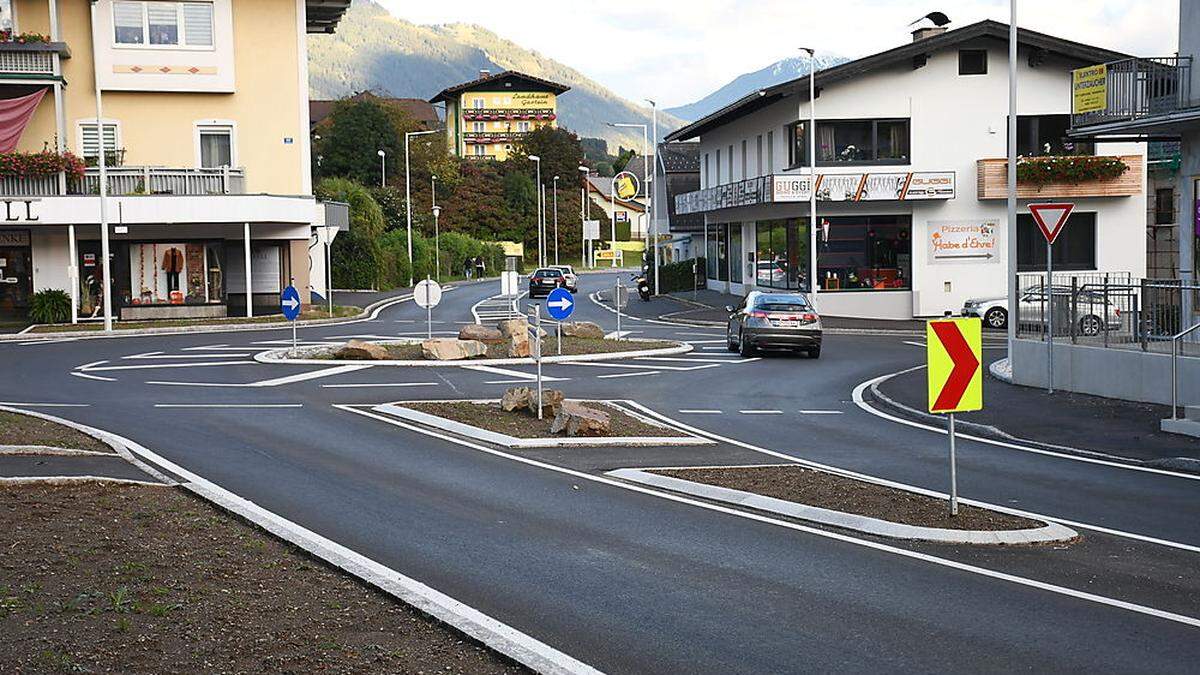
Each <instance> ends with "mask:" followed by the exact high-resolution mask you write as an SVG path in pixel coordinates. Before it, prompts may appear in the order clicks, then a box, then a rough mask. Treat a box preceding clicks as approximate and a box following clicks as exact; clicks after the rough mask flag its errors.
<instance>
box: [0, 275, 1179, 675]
mask: <svg viewBox="0 0 1200 675" xmlns="http://www.w3.org/2000/svg"><path fill="white" fill-rule="evenodd" d="M612 281H613V276H612V275H610V274H599V275H586V276H584V277H583V280H582V286H583V288H582V292H581V294H580V295H579V299H580V303H579V305H578V311H577V317H578V318H581V319H589V320H595V321H598V322H600V323H601V324H602V325H603V326H605V327H606V328H608V329H610V330H611V329H613V328H615V317H614V315H613V314H612V313H611V312H608V311H606V310H604V309H602V308H600V307H597V306H595V305H594V304H593V303H591V302H588V301H586V300H585V299H584V298H583V296H584V294H585V293H586V292H588V291H591V290H596V289H598V288H601V287H607V286H609V285H610V284H611V283H612ZM497 290H498V283H497V282H495V281H489V282H486V283H483V284H463V285H459V286H458V287H457V288H455V289H454V290H453V291H450V292H448V293H447V294H446V295H445V297H444V300H443V304H442V305H441V306H439V308H438V309H437V310H436V311H435V313H434V319H435V320H436V321H439V322H441V323H437V324H435V325H434V326H433V330H434V331H435V332H445V333H447V334H449V333H451V332H456V331H457V329H458V327H459V326H460V325H461V322H466V321H470V320H471V313H470V308H471V306H472V305H474V304H475V303H476V302H478V301H479V300H481V299H482V298H484V297H486V296H487V295H489V294H491V293H494V292H496V291H497ZM622 328H623V329H626V330H633V331H637V332H636V333H634V335H635V336H637V337H660V336H661V337H673V338H675V339H679V340H684V341H689V342H692V343H694V344H695V346H696V350H695V351H694V352H693V353H691V354H689V355H686V356H682V357H678V358H679V359H680V360H672V361H663V360H637V361H632V360H631V361H624V362H620V363H610V364H606V365H601V366H583V365H552V366H551V365H548V366H546V369H545V372H546V374H547V375H550V376H553V377H559V378H564V379H563V380H561V381H558V382H555V383H554V386H558V387H561V388H563V389H565V390H566V391H567V392H568V395H572V396H586V397H592V398H621V399H634V400H637V401H638V402H640V403H642V404H643V405H646V406H647V407H649V408H651V409H653V410H656V411H658V412H660V413H662V414H665V415H668V416H671V417H673V418H676V419H678V420H680V421H682V422H685V423H687V424H692V425H695V426H696V427H698V428H700V429H703V430H706V431H709V432H712V433H715V434H720V435H721V436H723V437H727V438H729V439H732V440H736V441H739V442H741V443H743V444H747V445H750V446H752V447H749V448H747V447H733V446H729V445H723V446H721V447H720V448H717V449H709V450H705V451H703V452H701V451H697V453H696V456H697V457H702V458H703V461H704V462H712V461H714V460H715V459H720V453H721V452H722V448H724V451H727V452H728V456H729V458H730V460H731V461H730V463H736V462H735V461H734V460H736V461H745V458H746V457H747V456H757V455H761V457H762V459H761V460H760V461H773V462H777V461H780V460H779V459H778V458H776V457H771V456H768V455H765V454H762V453H761V452H759V449H760V448H761V449H766V450H772V451H776V452H781V453H785V454H788V455H791V456H795V457H797V458H801V459H805V460H810V461H817V462H822V463H826V464H830V465H835V466H838V467H843V468H846V469H852V470H855V471H860V472H863V473H868V474H871V475H875V476H880V477H884V478H888V479H891V480H897V481H902V482H905V483H909V484H912V485H917V486H921V487H925V488H929V489H935V490H943V489H945V487H946V483H947V478H946V474H947V467H946V459H945V454H946V450H945V437H944V436H942V435H940V434H936V433H932V432H930V431H927V430H923V429H919V428H913V427H911V426H906V425H901V424H897V423H894V422H891V421H888V420H886V419H882V418H879V417H877V416H874V415H871V414H869V413H868V412H866V411H864V410H862V409H861V408H860V407H859V406H858V405H856V404H855V402H854V401H853V400H852V391H853V390H854V389H855V387H856V386H857V385H859V384H860V383H862V382H863V381H866V380H868V379H870V378H873V377H876V376H879V375H883V374H886V373H890V372H894V371H897V370H900V369H903V368H907V367H911V366H913V365H915V364H917V363H919V362H920V361H921V359H922V358H923V355H924V352H923V348H922V347H921V346H920V340H919V339H914V338H903V337H897V336H894V335H893V336H872V335H830V336H827V337H826V342H825V347H824V351H823V354H822V358H821V359H819V360H809V359H804V358H789V357H782V358H777V357H772V358H763V359H756V360H743V359H741V358H739V357H736V356H733V355H730V354H728V353H727V352H725V351H724V345H723V335H722V334H721V333H720V331H719V330H714V329H704V328H695V327H682V326H668V325H661V324H657V323H652V322H646V321H633V320H629V321H625V322H624V325H623V326H622ZM425 329H426V327H425V324H424V312H423V311H422V310H419V309H418V308H416V307H414V306H413V305H412V304H411V303H409V302H404V303H400V304H397V305H395V306H393V307H390V308H387V309H385V310H383V311H382V312H381V313H380V314H379V315H378V316H377V317H376V318H374V319H372V320H369V321H362V322H358V323H354V324H348V325H340V326H322V327H313V328H305V329H302V330H301V331H300V338H301V340H302V341H307V342H321V341H324V340H334V341H339V340H342V339H345V337H346V336H379V337H381V338H382V337H390V336H396V335H400V334H406V333H407V334H414V335H416V334H424V332H425ZM289 342H290V332H289V331H287V330H278V329H276V330H255V331H250V332H227V333H203V334H190V335H170V336H161V335H160V336H145V337H132V336H127V337H120V338H109V339H87V340H63V341H37V342H34V341H32V340H31V341H28V342H24V343H12V342H5V343H0V373H3V377H4V382H3V383H0V400H2V401H4V402H6V403H10V404H39V407H34V408H32V409H36V410H41V411H43V412H50V413H52V414H55V415H59V416H63V417H66V418H69V419H73V420H77V421H80V422H83V423H86V424H90V425H93V426H97V427H100V428H104V429H107V430H110V431H112V432H114V433H118V434H121V435H123V436H126V437H128V438H130V439H132V440H134V441H137V442H139V443H141V444H143V445H145V446H147V447H149V448H152V449H153V450H155V451H156V452H158V453H159V454H160V455H162V456H164V457H166V458H167V459H169V460H171V461H173V462H175V463H177V464H179V465H181V466H183V467H184V468H186V469H188V470H190V471H192V472H194V473H197V474H200V475H202V476H204V477H206V478H207V479H209V480H211V481H213V482H215V483H217V484H218V485H220V486H222V487H224V488H225V489H227V490H230V491H233V492H235V493H237V494H239V495H241V496H243V497H245V498H247V499H249V500H251V501H253V502H255V503H257V504H258V505H260V506H262V507H265V508H267V509H270V510H272V511H275V512H277V513H279V514H280V515H282V516H284V517H286V518H289V519H291V520H293V521H295V522H297V523H299V524H301V525H304V526H306V527H308V528H310V529H312V530H314V531H316V532H318V533H320V534H322V535H324V536H325V537H328V538H330V539H333V540H335V541H337V542H339V543H341V544H343V545H345V546H347V547H350V548H351V549H354V550H355V551H357V552H359V553H361V554H363V555H366V556H368V557H370V558H372V559H374V560H376V561H378V562H380V563H383V564H385V565H387V566H389V567H391V568H393V569H395V570H398V571H400V572H402V573H404V574H406V575H408V576H410V577H413V578H416V579H418V580H420V581H422V582H424V583H426V584H428V585H430V586H432V587H434V588H436V589H438V590H440V591H442V592H444V593H447V594H449V595H451V596H453V597H454V598H456V599H458V600H460V601H462V602H465V603H467V604H469V605H471V606H473V607H475V608H477V609H479V610H481V611H483V612H485V613H488V614H490V615H492V616H494V617H495V618H497V619H500V620H501V621H504V622H506V623H508V624H509V625H511V626H513V627H515V628H517V629H519V630H522V631H524V632H526V633H528V634H530V635H532V636H533V637H536V638H538V639H540V640H543V641H544V642H546V643H548V644H550V645H552V646H554V647H556V648H558V649H560V650H562V651H565V652H566V653H568V654H570V655H572V656H574V657H576V658H578V659H581V660H583V661H585V662H587V663H589V664H591V665H593V666H595V667H597V668H599V669H601V670H605V671H609V672H639V673H640V672H671V673H677V672H696V673H701V672H713V673H729V672H759V673H761V672H802V671H803V672H807V671H813V670H835V669H836V670H850V671H867V670H870V671H881V670H902V671H924V672H931V671H938V672H950V671H954V672H962V671H999V670H1004V671H1011V670H1036V671H1047V670H1079V671H1085V670H1086V671H1090V672H1156V673H1162V672H1184V671H1187V670H1190V669H1193V668H1194V667H1195V664H1196V663H1197V662H1200V660H1198V659H1200V639H1198V638H1200V628H1197V627H1196V622H1191V623H1190V624H1189V622H1188V621H1187V620H1186V618H1181V617H1180V616H1178V615H1183V617H1200V581H1197V579H1196V578H1195V573H1194V570H1195V569H1197V565H1196V563H1197V562H1198V561H1200V548H1197V547H1200V519H1197V517H1196V516H1197V513H1198V510H1200V509H1198V507H1200V481H1197V480H1196V479H1195V478H1194V477H1188V476H1184V475H1177V474H1172V473H1169V472H1147V471H1138V470H1133V469H1130V468H1128V467H1122V466H1118V465H1110V464H1102V463H1089V462H1085V461H1081V460H1079V459H1077V458H1069V457H1060V456H1053V455H1047V454H1039V453H1034V452H1028V451H1025V450H1021V449H1017V448H1006V447H1000V446H996V445H991V444H985V443H975V442H969V441H963V442H961V443H960V444H959V480H960V493H961V494H962V495H963V496H965V497H967V498H972V499H976V500H981V501H987V502H992V503H997V504H1003V505H1006V506H1010V507H1014V508H1019V509H1024V510H1027V511H1030V512H1034V513H1039V514H1043V515H1046V516H1049V517H1052V518H1055V519H1060V520H1063V521H1065V522H1068V523H1075V526H1076V528H1077V529H1079V530H1080V532H1081V534H1083V537H1084V540H1083V542H1081V543H1080V544H1076V545H1074V546H1071V547H1032V548H1021V549H1012V550H1009V551H989V552H986V553H981V552H979V551H978V550H968V549H964V548H963V547H950V546H916V545H897V544H895V543H893V542H888V541H884V540H879V539H873V538H869V537H861V538H860V537H855V536H850V535H848V534H846V533H838V532H831V531H825V530H820V529H816V528H809V527H803V526H799V527H798V526H796V525H795V524H793V523H787V522H782V521H772V520H769V519H762V518H759V519H752V518H748V517H746V514H745V513H743V512H738V511H731V510H715V509H713V508H706V507H705V506H703V505H697V504H691V503H684V502H681V501H677V500H672V499H669V498H665V497H664V496H662V495H660V494H653V493H647V492H638V491H633V490H630V489H628V488H625V487H622V486H619V485H613V484H610V483H606V482H599V481H597V480H594V479H592V478H590V477H589V476H598V475H599V474H600V472H601V471H602V470H604V469H606V468H617V467H618V466H619V465H620V464H619V459H620V458H619V457H616V455H614V454H612V453H610V454H607V455H601V454H597V457H605V458H608V457H612V458H613V459H612V460H611V462H609V461H608V460H598V461H597V462H595V463H594V464H593V465H592V469H594V470H591V471H585V472H584V473H585V474H586V475H582V476H581V475H574V474H570V473H564V472H562V471H558V470H555V469H554V468H551V467H549V466H543V465H538V464H530V463H525V462H521V461H517V458H515V457H513V456H510V455H506V454H493V453H488V452H483V451H480V450H478V449H474V448H471V447H467V446H464V445H462V444H459V443H454V442H450V441H447V440H441V439H437V438H433V437H430V436H428V435H423V434H419V433H415V432H412V431H409V430H406V429H403V428H399V427H396V426H394V425H390V424H386V423H384V422H382V421H379V420H375V419H370V418H367V417H363V416H361V415H356V414H354V413H353V412H351V411H348V410H346V409H344V408H339V407H334V406H335V405H339V406H347V405H357V406H364V408H361V409H366V407H369V406H372V405H375V404H379V403H382V402H387V401H395V400H401V399H434V398H483V397H497V396H499V394H500V393H501V392H502V391H503V390H504V388H505V387H506V386H511V384H508V383H511V382H514V381H517V382H519V381H522V380H523V379H525V378H527V377H528V373H531V372H532V368H531V367H529V366H516V367H507V366H506V367H503V368H502V369H501V370H500V371H496V370H494V369H493V370H487V371H481V370H470V369H462V368H390V367H372V368H364V369H360V370H354V371H349V372H343V371H330V370H329V368H328V367H326V366H303V365H264V364H259V363H255V362H253V360H252V355H253V354H254V353H255V352H258V351H261V350H263V349H265V348H269V347H277V346H282V345H285V344H287V343H289ZM331 373H333V374H331ZM292 376H296V377H294V378H293V377H292ZM281 378H283V379H281ZM288 378H291V379H288ZM304 378H308V379H304ZM247 385H254V386H247ZM46 404H57V405H60V406H61V405H68V406H79V407H53V406H49V407H47V406H46ZM688 411H691V412H688ZM700 411H702V412H700ZM747 411H750V412H747ZM774 411H778V412H774ZM578 452H580V453H586V452H587V451H586V450H584V451H578ZM658 457H659V455H655V454H654V451H647V454H646V458H645V461H642V462H639V465H644V464H645V463H647V461H651V460H653V461H657V459H658ZM661 457H662V458H663V459H668V458H670V459H680V458H683V459H686V458H687V457H688V455H687V454H686V453H681V452H680V451H679V450H678V449H677V450H675V451H672V452H671V453H665V454H663V455H661ZM614 462H616V463H614ZM577 463H578V462H577ZM584 463H585V464H586V463H587V462H586V461H585V462H584ZM558 464H564V462H558ZM609 464H611V465H609ZM1148 538H1149V539H1153V540H1154V541H1147V539H1148ZM1159 540H1161V541H1159ZM1004 575H1010V576H1004ZM1051 585H1052V587H1051ZM1085 594H1090V595H1085ZM1168 612H1169V613H1173V614H1166V613H1168Z"/></svg>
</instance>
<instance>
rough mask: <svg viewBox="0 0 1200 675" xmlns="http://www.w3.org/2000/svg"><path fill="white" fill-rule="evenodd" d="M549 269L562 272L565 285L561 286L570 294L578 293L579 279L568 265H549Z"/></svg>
mask: <svg viewBox="0 0 1200 675" xmlns="http://www.w3.org/2000/svg"><path fill="white" fill-rule="evenodd" d="M549 267H550V269H552V270H558V271H559V272H562V275H563V279H564V280H566V283H565V284H563V285H564V286H565V287H566V289H567V290H568V291H570V292H572V293H578V292H579V277H578V276H576V274H575V269H574V268H573V267H571V266H570V265H549Z"/></svg>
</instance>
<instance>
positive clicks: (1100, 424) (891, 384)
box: [873, 349, 1200, 472]
mask: <svg viewBox="0 0 1200 675" xmlns="http://www.w3.org/2000/svg"><path fill="white" fill-rule="evenodd" d="M1004 356H1006V354H1005V353H1004V350H1003V349H996V350H985V351H984V362H985V368H986V367H987V365H989V364H990V363H991V362H992V361H995V360H997V359H999V358H1003V357H1004ZM985 372H988V371H986V370H985ZM926 377H927V376H926V373H925V369H924V368H921V369H918V370H914V371H912V372H909V373H905V374H903V375H898V376H896V377H893V378H891V379H889V380H887V381H886V382H883V383H882V384H880V385H879V386H878V387H877V390H878V393H879V394H882V396H878V395H876V396H874V398H875V402H876V403H877V404H879V405H880V406H881V407H882V408H883V409H885V410H887V411H888V412H891V413H894V414H899V415H900V416H903V417H906V418H909V419H917V420H918V421H922V422H927V423H929V422H931V421H937V422H938V423H939V426H940V425H942V424H943V422H942V418H941V417H940V416H939V417H936V418H933V419H932V420H931V419H930V417H929V416H928V415H927V414H926V413H925V410H926V409H927V407H926V404H927V401H926V398H927V396H928V393H927V383H926ZM983 386H984V390H983V402H984V409H983V410H981V411H979V412H973V413H961V414H959V415H957V416H956V418H957V420H958V421H959V422H960V424H959V428H960V429H962V430H964V431H965V432H966V433H970V434H973V435H981V436H987V437H991V438H998V439H1004V440H1010V441H1011V440H1013V439H1014V438H1015V439H1020V440H1024V441H1030V442H1032V443H1033V444H1035V445H1042V446H1056V449H1061V448H1059V447H1058V446H1061V447H1065V448H1070V449H1074V450H1080V451H1084V452H1090V453H1101V454H1104V455H1112V456H1116V457H1120V458H1125V459H1128V460H1131V461H1134V462H1138V463H1145V464H1148V465H1152V466H1160V467H1164V468H1176V469H1185V470H1188V471H1194V472H1200V442H1198V441H1196V440H1195V439H1193V438H1188V437H1186V436H1179V435H1176V434H1167V433H1163V432H1162V431H1160V430H1159V428H1158V425H1159V421H1160V420H1162V419H1163V418H1164V417H1169V416H1170V411H1169V409H1168V407H1167V406H1161V405H1153V404H1148V403H1133V402H1130V401H1120V400H1117V399H1110V398H1101V397H1099V396H1087V395H1085V394H1076V393H1072V392H1057V393H1055V394H1047V393H1046V392H1045V390H1043V389H1035V388H1032V387H1023V386H1020V385H1014V384H1008V383H1006V382H1002V381H1000V380H998V379H996V378H994V377H992V376H990V375H985V377H984V383H983ZM873 393H874V392H873ZM914 412H915V414H914ZM963 422H965V423H967V424H965V425H964V424H962V423H963ZM964 427H966V428H965V429H964Z"/></svg>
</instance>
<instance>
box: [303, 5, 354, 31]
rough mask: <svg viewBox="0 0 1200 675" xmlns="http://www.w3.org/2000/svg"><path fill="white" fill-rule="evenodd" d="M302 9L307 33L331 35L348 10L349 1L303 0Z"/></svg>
mask: <svg viewBox="0 0 1200 675" xmlns="http://www.w3.org/2000/svg"><path fill="white" fill-rule="evenodd" d="M304 8H305V10H306V12H307V15H308V32H309V33H332V32H333V31H334V30H336V29H337V25H338V22H339V21H341V20H342V15H344V14H345V13H346V10H347V9H349V8H350V0H305V3H304Z"/></svg>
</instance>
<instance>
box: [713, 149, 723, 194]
mask: <svg viewBox="0 0 1200 675" xmlns="http://www.w3.org/2000/svg"><path fill="white" fill-rule="evenodd" d="M720 184H721V149H720V148H717V182H716V183H714V185H720Z"/></svg>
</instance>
